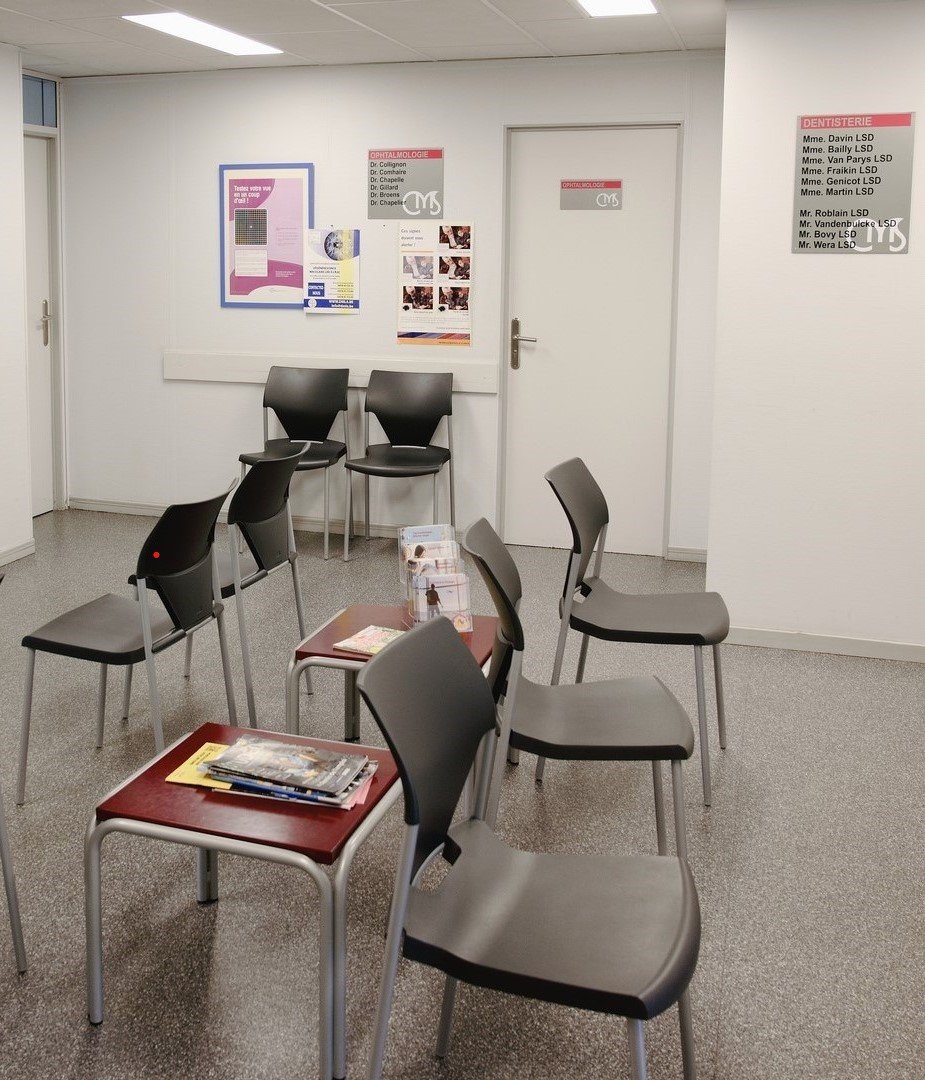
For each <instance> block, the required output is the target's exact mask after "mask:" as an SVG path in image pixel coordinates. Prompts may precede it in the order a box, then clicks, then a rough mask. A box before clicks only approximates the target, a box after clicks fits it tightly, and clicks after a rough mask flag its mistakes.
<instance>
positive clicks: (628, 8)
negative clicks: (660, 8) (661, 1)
mask: <svg viewBox="0 0 925 1080" xmlns="http://www.w3.org/2000/svg"><path fill="white" fill-rule="evenodd" d="M578 3H579V4H581V6H582V7H583V8H584V9H585V11H587V13H588V14H589V15H591V16H592V17H593V18H595V19H613V18H618V17H620V16H622V15H657V14H658V12H657V11H656V10H655V4H653V3H652V0H578Z"/></svg>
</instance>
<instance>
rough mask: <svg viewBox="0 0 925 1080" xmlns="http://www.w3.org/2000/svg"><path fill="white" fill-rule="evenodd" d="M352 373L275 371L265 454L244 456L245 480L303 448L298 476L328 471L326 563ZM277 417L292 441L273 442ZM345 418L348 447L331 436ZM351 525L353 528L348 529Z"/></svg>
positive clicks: (268, 393)
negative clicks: (252, 469)
mask: <svg viewBox="0 0 925 1080" xmlns="http://www.w3.org/2000/svg"><path fill="white" fill-rule="evenodd" d="M349 378H350V371H349V369H348V368H293V367H271V368H270V373H269V375H268V376H267V384H266V387H265V388H264V391H263V450H262V451H256V452H255V453H253V454H241V456H240V458H239V459H238V460H239V461H240V462H241V479H242V480H243V479H244V474H245V472H246V470H247V467H248V466H249V465H256V464H257V462H258V461H264V460H265V459H267V458H268V457H278V456H279V455H280V454H289V453H292V450H293V449H294V446H293V445H292V444H293V443H299V444H303V445H304V444H306V443H307V444H308V445H306V446H304V449H303V451H302V456H301V458H300V460H299V463H298V465H297V466H296V472H309V471H312V470H315V469H324V557H325V558H327V557H328V537H329V533H330V523H331V518H330V486H331V485H330V475H329V472H328V470H329V469H330V468H331V466H332V465H336V464H337V462H338V461H340V459H341V458H342V457H345V456H346V455H347V447H348V438H349V436H348V433H347V383H348V380H349ZM271 411H272V412H274V413H275V414H276V416H277V419H278V420H279V422H280V424H281V425H282V428H283V430H284V431H285V432H286V434H287V435H288V438H287V439H271V438H270V423H269V420H270V412H271ZM338 414H340V415H341V417H342V419H343V425H344V441H343V442H339V441H337V440H334V439H331V438H329V437H328V436H329V435H330V434H331V428H332V427H333V426H334V422H335V420H336V419H337V416H338ZM348 522H349V524H348ZM352 524H353V521H352V518H351V517H350V511H349V509H348V510H347V512H346V514H345V516H344V531H345V532H346V531H347V529H348V528H350V527H352Z"/></svg>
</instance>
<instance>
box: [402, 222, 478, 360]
mask: <svg viewBox="0 0 925 1080" xmlns="http://www.w3.org/2000/svg"><path fill="white" fill-rule="evenodd" d="M398 248H399V252H398V261H399V284H398V294H399V295H398V343H399V344H400V345H469V344H471V337H472V303H471V289H472V280H473V262H472V225H471V224H461V225H460V224H456V223H455V222H453V223H446V222H442V221H422V222H418V223H414V224H412V223H411V222H403V223H402V224H401V225H399V227H398Z"/></svg>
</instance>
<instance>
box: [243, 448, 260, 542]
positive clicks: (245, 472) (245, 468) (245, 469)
mask: <svg viewBox="0 0 925 1080" xmlns="http://www.w3.org/2000/svg"><path fill="white" fill-rule="evenodd" d="M264 445H266V444H264ZM246 475H247V466H246V465H245V464H244V462H243V461H242V462H241V479H242V480H243V479H244V477H245V476H246ZM238 554H239V555H243V554H244V535H243V533H242V534H241V535H239V536H238Z"/></svg>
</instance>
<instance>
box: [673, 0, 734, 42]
mask: <svg viewBox="0 0 925 1080" xmlns="http://www.w3.org/2000/svg"><path fill="white" fill-rule="evenodd" d="M659 7H660V9H661V11H662V13H663V15H664V17H665V18H666V19H667V20H668V21H669V22H670V23H671V25H672V26H673V27H674V29H675V31H676V32H677V34H678V36H679V37H680V38H681V40H682V41H683V42H684V45H685V47H686V48H688V49H706V48H709V49H715V48H720V49H721V48H723V46H724V45H725V44H726V5H725V3H724V0H660V2H659Z"/></svg>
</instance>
